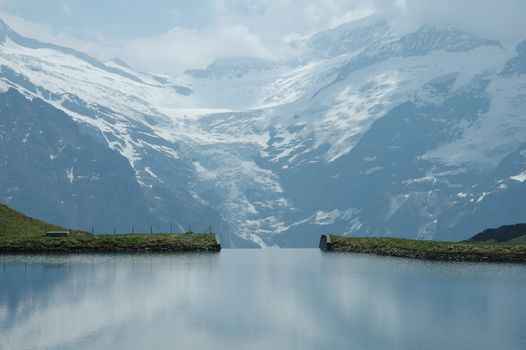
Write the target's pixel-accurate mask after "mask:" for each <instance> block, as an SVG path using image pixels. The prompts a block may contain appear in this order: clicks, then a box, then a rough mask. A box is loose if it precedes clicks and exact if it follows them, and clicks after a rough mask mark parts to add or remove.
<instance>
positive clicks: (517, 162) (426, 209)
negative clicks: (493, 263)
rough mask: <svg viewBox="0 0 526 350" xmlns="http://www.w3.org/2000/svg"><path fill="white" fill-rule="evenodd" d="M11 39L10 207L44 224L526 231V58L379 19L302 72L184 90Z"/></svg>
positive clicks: (0, 192) (476, 40)
mask: <svg viewBox="0 0 526 350" xmlns="http://www.w3.org/2000/svg"><path fill="white" fill-rule="evenodd" d="M0 30H1V32H0V42H1V46H0V70H1V74H0V86H1V87H2V90H3V91H6V92H5V93H3V94H2V95H1V96H0V98H1V100H0V102H1V103H2V105H1V106H0V107H1V109H0V110H1V111H2V124H1V125H0V126H1V129H0V144H1V145H2V148H1V150H0V156H1V157H2V159H3V162H2V164H3V165H2V167H0V178H2V179H3V180H2V186H1V188H0V200H1V201H5V202H7V203H8V204H10V205H13V206H15V207H16V208H18V209H21V210H25V211H27V212H28V213H29V214H32V215H37V216H41V217H43V218H45V219H51V220H54V221H56V222H57V223H59V224H63V225H72V226H80V227H81V228H85V229H89V228H90V227H91V226H96V227H102V228H103V229H104V230H109V229H110V228H113V227H114V226H117V227H118V229H119V230H121V231H125V230H129V229H128V228H127V226H130V225H135V226H142V227H148V228H149V225H155V226H158V227H160V228H162V229H163V230H167V229H166V227H168V226H169V225H172V226H173V227H174V229H183V228H186V227H188V226H192V228H196V230H201V229H205V228H207V227H208V225H212V226H213V227H214V228H216V230H218V231H219V232H220V234H221V235H222V236H223V237H222V238H223V241H224V242H225V244H226V245H230V246H238V245H243V244H248V243H246V241H249V242H253V243H252V244H254V243H255V244H257V245H259V246H268V245H280V246H314V245H315V244H316V243H317V239H318V237H319V234H321V233H325V232H338V233H344V234H352V235H392V236H405V237H417V238H424V239H457V240H460V239H465V238H468V237H470V236H471V235H473V234H474V233H476V232H479V231H480V230H481V229H483V228H486V227H488V226H499V225H501V224H508V223H513V222H517V221H525V220H526V206H524V205H523V201H524V198H526V197H525V194H526V193H525V191H526V69H525V68H524V67H526V52H525V50H524V48H525V47H526V46H525V44H524V43H522V44H520V45H519V46H518V48H517V49H515V48H514V47H506V46H504V45H502V44H501V43H499V42H497V41H494V40H490V39H486V38H480V37H477V36H475V35H473V34H470V33H466V32H463V31H460V30H456V29H454V28H436V27H432V26H424V27H422V28H420V29H418V30H416V31H414V32H412V33H403V34H401V33H399V32H398V31H397V30H396V28H395V27H394V26H392V25H391V23H390V22H389V21H387V20H384V19H381V18H377V17H371V18H367V19H364V20H360V21H358V22H351V23H347V24H344V25H342V26H340V27H338V28H334V29H331V30H328V31H325V32H322V33H318V34H316V35H314V36H313V37H311V38H310V39H309V40H308V41H307V42H306V45H305V46H306V47H307V48H308V49H307V51H306V52H304V53H303V54H302V56H301V57H298V59H297V60H291V61H287V62H281V63H279V62H267V61H263V60H258V59H251V58H239V59H235V58H229V59H220V60H217V61H216V62H214V63H213V64H211V65H210V66H209V67H208V68H207V69H204V70H190V71H188V72H186V74H184V75H182V76H180V77H177V78H171V77H168V76H158V75H152V74H147V73H142V72H138V71H136V70H134V69H133V68H131V67H129V66H128V65H126V64H125V63H124V62H122V61H120V60H114V61H111V62H107V63H102V62H100V61H98V60H96V59H93V58H90V57H88V56H86V55H84V54H82V53H79V52H76V51H74V50H71V49H67V48H62V47H58V46H55V45H49V44H43V43H39V42H37V41H34V40H31V39H28V38H24V37H22V36H20V35H18V34H16V33H15V32H13V31H12V30H11V29H10V28H9V27H7V26H6V25H5V24H3V23H2V24H1V25H0ZM41 110H45V112H41ZM4 119H5V122H4ZM57 120H60V122H58V121H57ZM64 133H67V134H68V135H67V136H66V135H65V134H64ZM98 159H101V163H99V164H98V166H95V165H93V164H94V162H95V160H98ZM111 159H113V160H111ZM34 164H39V167H40V168H43V170H42V171H32V165H34ZM40 164H41V166H40ZM101 164H104V165H101ZM20 174H23V176H20ZM35 184H41V186H39V185H35ZM117 184H119V185H122V186H117ZM44 199H45V200H44ZM111 208H113V212H112V211H111ZM103 213H105V215H102V214H103ZM94 217H96V221H98V222H96V223H92V222H93V221H94V219H93V218H94ZM201 227H202V228H201ZM143 229H144V228H143Z"/></svg>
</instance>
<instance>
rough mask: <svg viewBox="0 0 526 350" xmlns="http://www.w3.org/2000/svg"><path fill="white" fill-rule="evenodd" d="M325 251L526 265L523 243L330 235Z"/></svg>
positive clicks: (525, 247)
mask: <svg viewBox="0 0 526 350" xmlns="http://www.w3.org/2000/svg"><path fill="white" fill-rule="evenodd" d="M327 250H329V251H334V252H353V253H365V254H374V255H382V256H394V257H402V258H411V259H423V260H444V261H474V262H483V261H487V262H517V263H519V262H520V263H525V262H526V244H525V243H517V244H497V243H471V242H461V243H451V242H434V241H416V240H408V239H397V238H351V237H341V236H336V235H330V242H329V244H328V249H327Z"/></svg>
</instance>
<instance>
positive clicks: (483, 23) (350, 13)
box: [0, 0, 526, 74]
mask: <svg viewBox="0 0 526 350" xmlns="http://www.w3.org/2000/svg"><path fill="white" fill-rule="evenodd" d="M5 2H6V0H0V6H1V5H2V4H5ZM64 4H65V5H67V4H66V3H64ZM62 10H63V11H64V12H71V8H69V7H66V8H64V7H63V9H62ZM167 10H168V11H172V13H173V15H174V18H176V19H178V18H181V17H184V16H185V13H180V12H179V11H178V10H177V9H167ZM194 11H200V12H203V13H206V18H208V22H207V23H206V24H205V25H201V26H200V27H197V28H192V29H190V28H185V27H181V26H178V27H174V28H172V29H170V30H168V31H167V32H165V33H159V34H158V35H155V36H150V37H140V38H135V39H131V40H128V41H127V42H115V41H113V40H110V39H109V38H107V37H105V36H104V35H102V34H101V33H83V34H84V35H82V38H84V39H85V38H87V39H88V40H80V39H79V38H78V35H77V36H73V35H71V34H68V33H56V32H54V31H53V30H52V29H51V28H50V27H49V26H46V25H40V24H35V23H31V22H27V21H24V20H23V19H21V18H19V17H18V18H17V17H16V16H10V18H6V20H7V19H8V21H7V22H8V23H9V24H11V25H12V26H13V27H14V28H15V29H16V30H18V31H20V32H22V33H23V34H26V35H28V36H32V37H36V38H38V39H40V40H44V41H52V42H57V43H59V44H62V45H67V46H72V47H74V48H76V49H79V50H83V51H86V52H87V53H89V54H92V55H95V56H98V57H101V58H104V59H107V58H112V57H113V56H119V57H121V58H123V59H124V60H126V61H129V62H130V63H131V64H132V65H135V66H136V67H138V68H140V69H143V70H148V71H155V72H168V73H171V74H177V73H180V72H182V71H184V70H185V69H188V68H196V67H204V66H206V65H207V64H209V63H211V62H212V61H213V60H214V59H215V58H218V57H226V56H256V57H262V58H270V59H284V58H289V57H291V56H294V55H296V54H297V53H298V50H301V48H302V45H301V42H302V40H304V39H305V38H307V37H308V36H309V35H312V34H314V33H316V32H318V31H320V30H323V29H328V28H332V27H335V26H338V25H340V24H342V23H345V22H348V21H352V20H356V19H359V18H362V17H364V16H366V15H368V14H371V13H381V14H383V15H384V16H386V17H389V18H391V19H392V20H393V21H394V22H395V23H397V24H398V27H399V29H400V30H402V31H407V30H412V29H415V28H416V27H418V26H419V25H422V24H424V23H431V24H438V25H452V26H455V27H460V28H461V29H465V30H468V31H471V32H474V33H476V34H479V35H481V36H483V37H488V38H495V39H499V40H501V41H504V42H505V44H507V45H514V44H516V43H517V41H519V40H523V39H526V21H525V20H524V14H525V13H526V1H524V0H499V1H498V2H497V1H496V0H462V1H458V0H273V1H268V0H208V2H207V3H206V4H205V6H203V7H202V8H195V9H194ZM77 29H78V28H77Z"/></svg>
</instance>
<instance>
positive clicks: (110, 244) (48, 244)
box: [0, 205, 221, 253]
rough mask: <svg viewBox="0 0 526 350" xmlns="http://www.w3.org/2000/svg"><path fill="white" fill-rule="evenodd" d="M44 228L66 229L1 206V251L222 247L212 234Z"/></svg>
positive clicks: (93, 250) (213, 249)
mask: <svg viewBox="0 0 526 350" xmlns="http://www.w3.org/2000/svg"><path fill="white" fill-rule="evenodd" d="M47 231H67V230H66V229H64V228H63V227H60V226H56V225H53V224H49V223H47V222H45V221H42V220H38V219H35V218H31V217H29V216H26V215H24V214H22V213H20V212H18V211H16V210H14V209H12V208H9V207H8V206H6V205H0V253H2V252H9V253H53V252H55V253H59V252H60V253H68V252H101V253H108V252H190V251H192V252H195V251H218V250H220V249H221V247H220V245H219V244H218V242H217V241H216V238H215V235H207V234H196V233H191V234H176V235H173V234H134V235H92V234H89V233H86V232H82V231H73V232H72V234H71V235H70V236H68V237H60V238H52V237H47V236H46V235H45V233H46V232H47Z"/></svg>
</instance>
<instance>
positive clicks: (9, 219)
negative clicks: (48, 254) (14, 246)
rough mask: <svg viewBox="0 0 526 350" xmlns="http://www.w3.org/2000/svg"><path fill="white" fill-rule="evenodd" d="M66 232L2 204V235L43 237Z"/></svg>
mask: <svg viewBox="0 0 526 350" xmlns="http://www.w3.org/2000/svg"><path fill="white" fill-rule="evenodd" d="M54 230H59V231H63V230H65V229H64V228H63V227H59V226H56V225H52V224H49V223H47V222H44V221H41V220H37V219H33V218H30V217H29V216H25V215H24V214H22V213H19V212H18V211H16V210H14V209H11V208H9V207H8V206H7V205H4V204H0V235H4V236H5V235H28V236H34V235H42V234H43V233H45V232H47V231H54Z"/></svg>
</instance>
